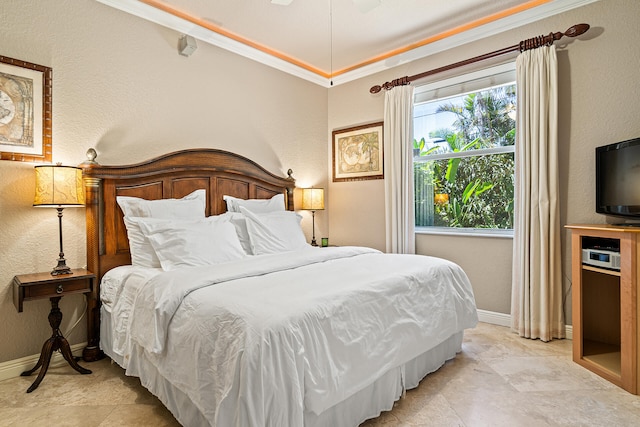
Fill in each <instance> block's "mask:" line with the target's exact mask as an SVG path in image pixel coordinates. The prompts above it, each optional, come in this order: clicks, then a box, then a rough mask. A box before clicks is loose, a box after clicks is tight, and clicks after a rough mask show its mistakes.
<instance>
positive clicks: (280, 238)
mask: <svg viewBox="0 0 640 427" xmlns="http://www.w3.org/2000/svg"><path fill="white" fill-rule="evenodd" d="M240 211H241V212H242V213H243V214H244V215H245V217H246V220H247V230H248V231H249V239H250V240H251V249H252V252H253V254H254V255H262V254H271V253H278V252H286V251H295V250H299V249H306V248H308V247H310V246H309V244H308V243H307V241H306V239H305V237H304V233H303V232H302V228H301V227H300V221H301V220H302V217H301V216H300V215H298V214H296V213H295V212H291V211H281V212H269V213H262V214H256V213H253V212H251V211H250V210H249V209H247V208H245V207H242V206H241V207H240Z"/></svg>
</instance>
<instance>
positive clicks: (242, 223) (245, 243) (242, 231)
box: [218, 212, 253, 255]
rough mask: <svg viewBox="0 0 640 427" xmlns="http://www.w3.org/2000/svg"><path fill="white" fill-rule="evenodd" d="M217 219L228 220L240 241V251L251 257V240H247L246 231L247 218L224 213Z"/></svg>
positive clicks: (238, 213) (247, 232)
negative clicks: (242, 250) (223, 218)
mask: <svg viewBox="0 0 640 427" xmlns="http://www.w3.org/2000/svg"><path fill="white" fill-rule="evenodd" d="M218 216H219V217H225V218H228V219H229V221H231V224H233V225H234V227H235V228H236V234H237V235H238V239H239V240H240V245H241V246H242V249H244V251H245V252H246V253H247V255H253V249H251V239H249V230H247V218H246V217H245V216H244V215H243V214H241V213H240V212H225V213H223V214H221V215H218Z"/></svg>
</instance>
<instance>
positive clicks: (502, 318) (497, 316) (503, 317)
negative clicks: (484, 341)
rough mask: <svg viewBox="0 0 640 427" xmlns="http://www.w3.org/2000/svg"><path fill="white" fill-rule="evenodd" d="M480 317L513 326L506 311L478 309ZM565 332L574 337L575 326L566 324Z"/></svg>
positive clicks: (571, 337) (483, 320) (493, 323)
mask: <svg viewBox="0 0 640 427" xmlns="http://www.w3.org/2000/svg"><path fill="white" fill-rule="evenodd" d="M478 319H479V320H480V321H481V322H484V323H491V324H492V325H500V326H507V327H511V315H510V314H504V313H496V312H495V311H487V310H478ZM565 334H566V336H567V339H568V340H570V339H573V326H571V325H567V326H565Z"/></svg>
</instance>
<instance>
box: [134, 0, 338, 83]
mask: <svg viewBox="0 0 640 427" xmlns="http://www.w3.org/2000/svg"><path fill="white" fill-rule="evenodd" d="M139 1H140V2H141V3H144V4H146V5H148V6H151V7H154V8H156V9H159V10H161V11H163V12H166V13H168V14H170V15H173V16H175V17H178V18H181V19H184V20H185V21H189V22H191V23H192V24H195V25H198V26H200V27H202V28H206V29H207V30H210V31H213V32H214V33H218V34H220V35H221V36H225V37H227V38H230V39H231V40H235V41H237V42H239V43H242V44H245V45H247V46H250V47H252V48H254V49H257V50H259V51H261V52H264V53H266V54H268V55H271V56H274V57H276V58H279V59H282V60H283V61H286V62H289V63H290V64H294V65H297V66H298V67H300V68H304V69H305V70H307V71H311V72H312V73H315V74H317V75H319V76H322V77H325V78H329V77H330V74H329V73H327V72H325V71H322V70H320V69H319V68H316V67H314V66H312V65H310V64H308V63H306V62H304V61H300V60H298V59H296V58H293V57H291V56H288V55H285V54H284V53H282V52H279V51H277V50H275V49H271V48H270V47H268V46H264V45H262V44H260V43H256V42H254V41H252V40H249V39H247V38H244V37H242V36H239V35H237V34H235V33H232V32H231V31H227V30H224V29H222V28H220V27H218V26H216V25H213V24H212V23H210V22H208V21H205V20H204V19H200V18H196V17H195V16H192V15H190V14H188V13H186V12H183V11H180V10H178V9H175V8H173V7H171V6H169V5H167V4H165V3H163V2H161V1H157V0H139Z"/></svg>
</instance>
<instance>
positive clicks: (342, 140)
mask: <svg viewBox="0 0 640 427" xmlns="http://www.w3.org/2000/svg"><path fill="white" fill-rule="evenodd" d="M382 138H383V122H376V123H370V124H366V125H361V126H354V127H350V128H345V129H337V130H334V131H333V142H332V146H333V182H344V181H362V180H366V179H383V178H384V161H383V160H384V157H383V154H384V153H383V151H384V147H383V139H382Z"/></svg>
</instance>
